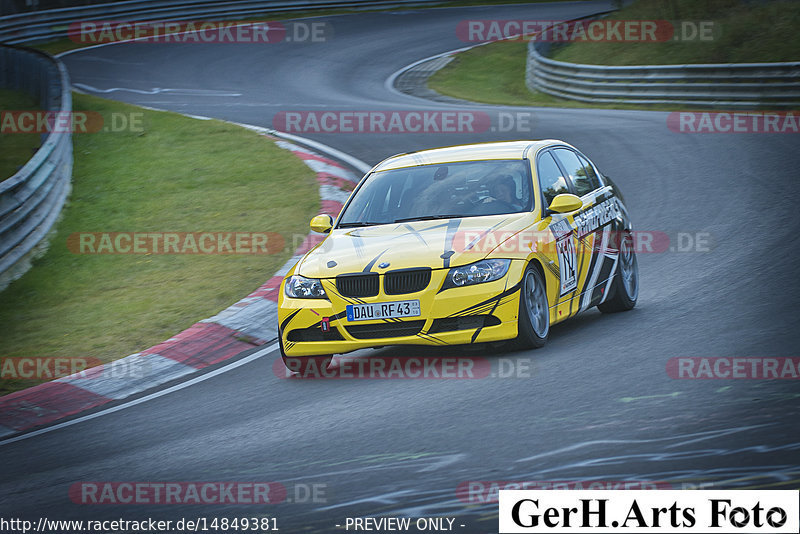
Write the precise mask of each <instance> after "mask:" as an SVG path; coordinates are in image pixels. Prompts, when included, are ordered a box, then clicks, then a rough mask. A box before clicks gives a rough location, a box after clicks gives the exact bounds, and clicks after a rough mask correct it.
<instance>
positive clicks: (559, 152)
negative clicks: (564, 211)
mask: <svg viewBox="0 0 800 534" xmlns="http://www.w3.org/2000/svg"><path fill="white" fill-rule="evenodd" d="M553 152H555V153H556V156H557V157H558V160H559V161H560V162H561V164H562V165H563V166H564V169H566V171H567V172H568V173H569V177H570V179H571V180H572V185H574V186H575V194H576V195H578V196H579V197H580V196H583V195H585V194H586V193H591V192H592V191H594V190H595V189H597V188H598V187H600V183H599V182H598V181H597V175H596V174H595V173H594V169H592V171H591V174H589V172H588V171H587V170H586V168H585V167H584V166H583V164H582V163H581V161H580V160H579V159H578V155H577V154H576V153H575V152H573V151H572V150H569V149H566V148H556V149H555V150H553Z"/></svg>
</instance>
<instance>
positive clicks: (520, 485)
mask: <svg viewBox="0 0 800 534" xmlns="http://www.w3.org/2000/svg"><path fill="white" fill-rule="evenodd" d="M656 489H673V486H672V484H670V483H668V482H649V481H641V480H468V481H465V482H462V483H460V484H459V485H458V487H457V488H456V497H458V500H459V501H461V502H464V503H469V504H475V503H492V502H498V497H499V495H500V490H577V491H580V490H656Z"/></svg>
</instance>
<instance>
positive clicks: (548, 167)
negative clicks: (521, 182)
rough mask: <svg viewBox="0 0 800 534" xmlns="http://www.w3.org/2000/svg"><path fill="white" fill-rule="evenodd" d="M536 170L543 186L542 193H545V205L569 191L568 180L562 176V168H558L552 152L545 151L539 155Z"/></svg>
mask: <svg viewBox="0 0 800 534" xmlns="http://www.w3.org/2000/svg"><path fill="white" fill-rule="evenodd" d="M536 171H537V174H538V175H539V185H540V186H541V187H542V193H543V194H544V205H545V206H549V205H550V203H551V202H552V201H553V199H554V198H555V197H556V195H560V194H561V193H569V187H568V186H567V181H566V180H565V179H564V177H563V176H561V169H559V168H558V165H557V164H556V160H554V159H553V156H552V154H550V152H545V153H544V154H542V155H541V156H539V162H538V164H537V166H536Z"/></svg>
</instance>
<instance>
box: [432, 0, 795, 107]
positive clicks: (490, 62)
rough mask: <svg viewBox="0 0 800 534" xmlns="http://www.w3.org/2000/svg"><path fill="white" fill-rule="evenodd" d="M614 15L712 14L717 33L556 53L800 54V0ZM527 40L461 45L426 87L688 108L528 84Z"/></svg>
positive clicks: (495, 99)
mask: <svg viewBox="0 0 800 534" xmlns="http://www.w3.org/2000/svg"><path fill="white" fill-rule="evenodd" d="M731 4H736V5H735V6H733V7H731ZM714 13H716V16H713V15H714ZM613 16H614V17H615V18H618V19H647V20H661V19H665V20H715V21H716V23H717V27H718V28H719V30H718V33H719V34H720V35H716V34H715V35H716V37H715V40H714V41H711V42H703V43H697V42H695V43H680V42H673V41H669V42H665V43H571V44H569V45H567V46H565V47H563V48H561V49H560V50H559V51H557V52H556V53H555V54H554V56H553V57H554V58H555V59H558V60H561V61H570V62H576V63H590V64H591V63H594V64H607V65H630V64H647V63H657V64H658V63H672V62H674V63H705V62H747V61H798V60H800V36H799V34H798V32H797V31H796V28H798V27H800V2H798V3H793V2H771V3H769V4H766V5H756V6H754V7H750V8H744V7H742V6H740V5H739V2H738V1H736V0H673V1H671V2H654V1H641V0H640V1H639V2H636V3H634V4H632V5H631V6H629V7H627V8H625V9H624V10H622V11H620V12H617V13H615V14H614V15H613ZM764 43H768V44H766V45H765V44H764ZM527 45H528V43H526V42H522V41H499V42H495V43H491V44H488V45H484V46H478V47H475V48H472V49H470V50H467V51H465V52H461V53H459V54H457V55H456V56H455V58H454V59H453V61H451V62H450V63H449V64H448V65H447V66H445V67H444V68H443V69H441V70H439V71H438V72H436V73H435V74H434V75H433V76H431V77H430V78H429V79H428V87H430V88H431V89H433V90H435V91H437V92H439V93H441V94H444V95H448V96H452V97H455V98H461V99H463V100H470V101H475V102H486V103H489V104H501V105H512V106H557V107H572V108H609V107H614V108H618V109H666V110H680V109H687V108H686V107H685V106H673V105H633V104H589V103H583V102H577V101H574V100H566V99H562V98H557V97H553V96H550V95H547V94H544V93H540V92H531V91H529V90H528V88H527V87H526V85H525V64H526V60H527Z"/></svg>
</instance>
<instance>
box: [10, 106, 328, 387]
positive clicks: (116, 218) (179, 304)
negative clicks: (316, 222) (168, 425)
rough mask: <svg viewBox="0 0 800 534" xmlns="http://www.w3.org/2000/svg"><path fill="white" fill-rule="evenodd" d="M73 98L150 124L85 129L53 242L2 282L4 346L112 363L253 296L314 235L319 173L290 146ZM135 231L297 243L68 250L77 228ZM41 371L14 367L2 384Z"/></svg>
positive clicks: (20, 383)
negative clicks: (274, 237)
mask: <svg viewBox="0 0 800 534" xmlns="http://www.w3.org/2000/svg"><path fill="white" fill-rule="evenodd" d="M73 96H74V102H73V107H74V109H76V110H92V111H96V112H99V113H100V114H102V116H103V117H109V116H111V114H112V113H117V114H126V115H127V116H128V117H136V118H138V119H139V120H140V121H141V125H142V131H138V132H137V131H124V132H116V133H110V132H108V133H96V134H83V135H80V134H76V135H74V136H73V140H74V141H73V142H74V156H75V167H74V171H73V190H72V194H71V196H70V198H69V202H68V205H67V206H66V207H65V209H64V211H63V218H62V220H61V221H60V222H59V223H58V225H57V227H56V230H55V232H54V235H53V236H52V238H51V241H50V247H49V250H48V251H47V253H46V254H45V255H44V256H43V257H42V258H40V259H39V260H37V261H36V262H35V263H34V266H33V268H32V269H31V270H30V271H28V272H27V273H26V274H25V275H24V276H23V277H22V278H20V279H19V280H17V281H15V282H13V283H12V284H11V285H10V286H9V287H8V288H7V289H6V290H5V291H4V292H3V293H2V294H0V300H1V301H2V306H0V331H2V332H3V335H2V337H0V356H2V357H3V358H8V357H91V358H98V359H100V360H102V361H104V362H106V361H110V360H113V359H116V358H120V357H123V356H127V355H128V354H132V353H134V352H138V351H141V350H142V349H145V348H147V347H150V346H152V345H155V344H157V343H159V342H161V341H163V340H165V339H168V338H169V337H170V336H172V335H174V334H176V333H178V332H180V331H181V330H183V329H185V328H187V327H188V326H190V325H192V324H193V323H195V322H196V321H198V320H201V319H204V318H207V317H209V316H211V315H213V314H215V313H217V312H218V311H220V310H221V309H223V308H225V307H227V306H229V305H230V304H232V303H233V302H235V301H237V300H238V299H240V298H242V297H243V296H245V295H247V294H248V293H249V292H250V291H252V290H254V289H255V288H256V287H258V286H259V285H260V284H262V283H263V282H265V281H266V280H267V279H269V277H270V276H272V274H273V273H274V272H275V271H276V270H277V269H279V268H280V266H281V265H282V264H283V263H284V262H285V261H286V260H287V259H288V258H289V257H290V255H291V252H292V251H290V250H289V249H290V248H291V245H292V243H293V237H292V236H293V235H294V234H302V235H305V234H307V233H308V220H309V218H310V217H311V216H312V215H313V214H314V213H316V211H317V209H318V208H319V195H318V193H317V182H316V179H315V176H314V174H313V172H312V171H311V170H310V169H309V168H308V167H307V166H306V165H305V164H304V163H302V162H301V161H300V160H299V159H297V158H296V157H295V156H294V155H293V154H291V153H290V152H288V151H285V150H283V149H280V148H278V147H277V146H276V145H274V144H273V143H272V142H271V141H269V140H267V139H265V138H264V137H262V136H259V135H258V134H256V133H254V132H251V131H249V130H245V129H243V128H240V127H237V126H234V125H230V124H226V123H223V122H220V121H203V120H196V119H191V118H187V117H183V116H181V115H178V114H175V113H167V112H157V111H149V110H144V109H142V108H138V107H135V106H131V105H127V104H122V103H118V102H113V101H110V100H105V99H101V98H97V97H92V96H86V95H81V94H74V95H73ZM130 114H140V115H138V116H135V115H130ZM123 231H130V232H134V231H135V232H182V231H185V232H200V231H218V232H229V231H245V232H263V231H276V232H280V233H281V234H282V235H283V236H284V238H285V242H286V243H287V246H286V247H285V248H284V250H283V252H281V253H279V254H270V255H246V256H245V255H242V256H233V255H193V254H192V255H133V254H120V255H111V254H102V255H88V254H87V255H79V254H73V253H72V252H70V251H69V250H68V248H67V238H68V236H70V235H71V234H73V233H77V232H123ZM4 378H7V377H4ZM35 383H37V381H31V380H10V379H3V380H0V394H6V393H9V392H11V391H15V390H18V389H21V388H24V387H28V386H31V385H33V384H35Z"/></svg>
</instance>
